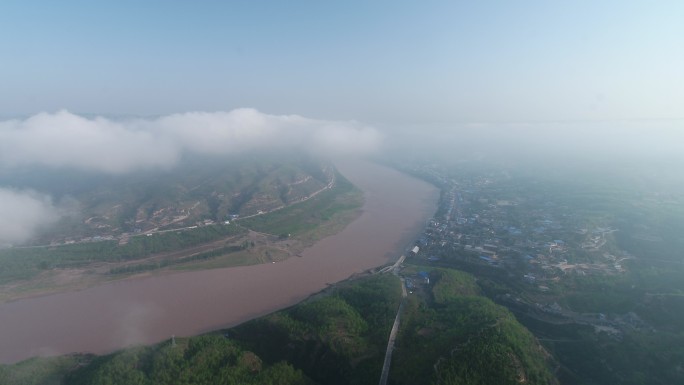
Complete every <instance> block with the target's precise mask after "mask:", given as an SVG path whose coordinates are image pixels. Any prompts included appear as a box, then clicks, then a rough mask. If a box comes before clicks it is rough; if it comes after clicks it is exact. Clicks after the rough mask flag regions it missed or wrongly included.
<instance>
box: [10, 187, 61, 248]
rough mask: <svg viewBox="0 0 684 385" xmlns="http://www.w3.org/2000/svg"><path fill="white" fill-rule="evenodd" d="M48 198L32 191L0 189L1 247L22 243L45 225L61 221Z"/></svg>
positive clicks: (57, 211)
mask: <svg viewBox="0 0 684 385" xmlns="http://www.w3.org/2000/svg"><path fill="white" fill-rule="evenodd" d="M59 217H60V215H59V210H58V209H57V208H56V207H55V206H54V205H53V204H52V201H51V199H50V198H49V197H48V196H45V195H41V194H38V193H36V192H34V191H30V190H22V191H19V190H13V189H6V188H0V246H1V245H7V244H14V243H21V242H24V241H25V240H27V239H29V238H30V237H31V236H33V234H34V233H35V231H36V230H37V229H38V228H39V227H40V226H43V225H49V224H52V223H54V222H55V221H56V220H57V219H59Z"/></svg>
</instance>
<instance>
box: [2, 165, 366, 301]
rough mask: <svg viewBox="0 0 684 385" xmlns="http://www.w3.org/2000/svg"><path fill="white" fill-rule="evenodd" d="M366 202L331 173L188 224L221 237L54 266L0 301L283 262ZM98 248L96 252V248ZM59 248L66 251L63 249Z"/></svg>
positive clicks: (7, 288) (17, 284)
mask: <svg viewBox="0 0 684 385" xmlns="http://www.w3.org/2000/svg"><path fill="white" fill-rule="evenodd" d="M362 205H363V193H362V192H361V191H360V190H359V189H357V188H356V187H355V186H354V185H352V184H351V183H350V182H349V181H348V180H346V179H345V178H344V177H342V176H339V177H337V178H332V180H331V182H330V184H328V186H326V188H324V189H322V190H320V191H317V192H316V193H315V194H313V195H312V196H309V197H308V198H306V199H303V200H302V201H300V202H298V203H296V204H293V205H291V206H287V207H282V208H279V209H278V210H274V211H273V212H270V213H265V214H263V215H258V216H254V217H252V218H244V219H240V220H238V221H234V222H233V223H232V224H229V225H226V224H216V225H210V226H205V227H203V228H200V229H193V230H186V231H201V232H204V233H206V232H208V231H211V230H215V235H214V236H219V237H220V238H218V239H216V240H212V241H210V242H207V243H202V244H199V245H196V246H192V247H188V248H182V249H179V250H173V251H168V252H161V253H155V254H152V255H149V256H147V257H144V258H140V259H132V260H127V259H124V260H120V261H102V260H101V259H103V258H98V257H93V258H92V259H93V260H94V262H91V263H88V264H78V265H77V266H74V267H68V268H53V269H49V270H46V271H44V272H42V273H40V274H38V275H37V276H34V277H32V278H30V279H24V280H17V281H13V282H10V283H7V284H4V285H0V303H3V302H10V301H16V300H19V299H25V298H32V297H38V296H44V295H50V294H56V293H61V292H68V291H74V290H83V289H86V288H89V287H94V286H98V285H102V284H104V283H109V282H115V281H120V280H130V279H140V278H146V277H151V276H157V275H165V274H174V273H178V272H179V271H190V270H203V269H215V268H224V267H236V266H247V265H256V264H261V263H272V262H280V261H283V260H285V259H287V258H290V257H294V256H297V255H299V254H300V253H301V252H302V251H303V250H304V249H305V248H307V247H310V246H311V245H313V244H314V243H316V242H317V241H318V240H320V239H322V238H324V237H326V236H329V235H332V234H335V233H337V232H339V231H340V230H342V229H343V228H344V227H345V226H346V225H348V224H349V223H351V222H352V221H353V220H354V219H356V218H357V217H358V216H359V215H360V208H361V207H362ZM179 231H180V230H179ZM222 234H229V235H223V236H222ZM157 236H158V235H156V234H148V235H147V238H145V237H143V239H144V240H145V241H147V240H148V239H149V240H151V241H154V242H157V243H158V242H159V241H156V240H154V239H153V238H154V237H157ZM165 236H167V237H168V235H165ZM209 238H211V236H210V237H209ZM162 241H163V240H162ZM95 250H96V249H95ZM95 250H94V251H93V253H97V251H95ZM74 252H77V251H74ZM56 253H58V254H60V255H62V254H64V253H65V251H64V252H60V251H59V250H57V251H56ZM46 257H49V255H48V256H46ZM17 258H21V256H18V257H17Z"/></svg>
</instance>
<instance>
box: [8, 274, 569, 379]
mask: <svg viewBox="0 0 684 385" xmlns="http://www.w3.org/2000/svg"><path fill="white" fill-rule="evenodd" d="M408 274H410V270H409V273H408ZM430 276H431V277H432V278H434V279H433V283H432V284H431V285H417V287H418V286H420V287H422V289H419V290H416V291H415V292H414V293H413V294H411V295H409V297H408V299H407V300H408V302H407V305H406V306H405V307H404V313H403V314H404V318H405V321H404V323H403V326H402V330H401V332H400V336H399V339H398V340H397V347H396V351H395V358H394V360H393V362H392V366H391V372H390V382H389V383H391V384H431V383H433V384H494V383H496V384H521V383H524V384H553V383H556V382H555V379H554V377H553V376H552V375H551V373H550V372H549V370H548V366H547V365H548V362H547V361H548V360H547V356H546V354H545V353H544V351H543V349H541V348H540V346H539V344H538V343H537V342H536V340H535V339H534V337H532V335H531V334H530V333H529V332H528V331H527V330H526V329H525V328H524V327H522V326H521V325H520V324H519V323H518V322H517V321H516V320H515V317H513V316H512V315H511V313H509V312H507V311H506V310H505V309H504V308H502V307H500V306H497V305H494V304H493V303H492V302H491V301H489V300H487V299H486V298H484V297H482V296H479V295H478V294H477V293H478V291H479V289H478V288H477V285H476V284H475V281H474V279H473V277H472V276H470V275H467V274H465V273H461V272H458V271H455V270H447V269H442V270H434V271H432V272H430ZM400 301H401V290H400V282H399V280H398V279H397V278H396V277H395V276H392V275H372V276H366V277H363V278H359V279H354V280H351V281H347V282H343V283H340V284H338V285H337V286H335V287H331V288H329V289H327V290H325V291H324V292H322V293H320V294H318V295H315V296H314V297H312V298H310V299H309V300H307V301H304V302H303V303H301V304H299V305H296V306H294V307H292V308H289V309H286V310H283V311H280V312H276V313H273V314H271V315H268V316H265V317H261V318H258V319H255V320H253V321H249V322H247V323H245V324H242V325H239V326H237V327H235V328H232V329H228V330H223V331H218V332H215V333H210V334H207V335H204V336H199V337H191V338H176V339H175V346H174V341H170V340H169V341H166V342H163V343H160V344H157V345H154V346H148V347H135V348H129V349H125V350H122V351H119V352H115V353H112V354H110V355H106V356H101V357H93V356H79V355H76V356H63V357H54V358H39V359H31V360H27V361H24V362H21V363H18V364H15V365H0V383H3V384H5V383H7V384H12V385H13V384H27V385H28V384H32V385H33V384H35V385H48V384H58V383H60V381H63V382H61V383H63V384H66V385H71V384H75V385H80V384H112V385H115V384H122V385H123V384H187V385H190V384H209V383H211V384H233V383H241V384H257V383H259V384H314V383H318V384H377V383H378V380H379V378H380V372H381V368H382V365H383V358H384V354H385V348H386V346H387V336H388V335H389V331H390V328H391V326H392V322H393V320H394V316H395V314H396V311H397V308H398V307H399V303H400Z"/></svg>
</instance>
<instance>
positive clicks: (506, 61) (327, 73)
mask: <svg viewBox="0 0 684 385" xmlns="http://www.w3.org/2000/svg"><path fill="white" fill-rule="evenodd" d="M683 20H684V2H682V1H568V2H560V1H340V2H330V1H233V2H230V1H109V2H104V1H28V0H24V1H12V0H9V1H7V0H6V1H3V2H2V4H1V5H0V115H5V116H9V115H13V114H33V113H37V112H40V111H49V112H54V111H57V110H59V109H68V110H69V111H72V112H76V113H102V114H137V115H157V114H169V113H175V112H185V111H195V110H200V111H217V110H231V109H234V108H238V107H252V108H256V109H259V110H261V111H264V112H267V113H273V114H301V115H304V116H308V117H313V118H321V119H342V120H349V119H356V120H360V121H364V122H368V123H371V124H450V123H463V122H483V121H487V122H511V121H514V122H527V121H557V120H630V119H673V118H677V119H679V118H684V104H683V102H682V101H684V70H683V68H684V22H683Z"/></svg>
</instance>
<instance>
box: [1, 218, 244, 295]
mask: <svg viewBox="0 0 684 385" xmlns="http://www.w3.org/2000/svg"><path fill="white" fill-rule="evenodd" d="M245 232H246V230H245V229H243V228H241V227H238V226H234V225H216V226H204V227H198V228H196V229H191V230H186V231H178V232H167V233H161V234H155V235H153V236H149V237H146V236H136V237H132V238H131V239H130V241H129V242H128V243H127V244H125V245H118V243H117V242H116V241H101V242H90V243H79V244H73V245H64V246H55V247H33V248H11V249H4V250H0V284H4V283H8V282H11V281H15V280H19V279H30V278H31V277H34V276H36V275H37V274H39V273H40V272H41V271H44V270H49V269H52V268H71V267H79V266H85V265H87V264H89V263H93V262H103V261H106V262H117V261H131V260H136V259H141V258H144V257H146V256H149V255H152V254H157V253H163V252H170V251H174V250H182V249H187V248H190V247H193V246H198V245H201V244H205V243H207V242H211V241H215V240H217V239H221V238H226V237H231V236H234V235H239V234H243V233H245Z"/></svg>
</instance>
